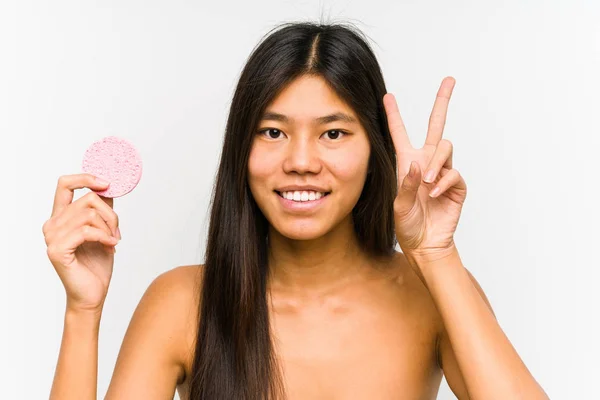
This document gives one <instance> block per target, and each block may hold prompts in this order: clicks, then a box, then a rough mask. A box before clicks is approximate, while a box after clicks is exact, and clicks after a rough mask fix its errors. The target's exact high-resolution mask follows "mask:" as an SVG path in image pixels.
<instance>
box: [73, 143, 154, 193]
mask: <svg viewBox="0 0 600 400" xmlns="http://www.w3.org/2000/svg"><path fill="white" fill-rule="evenodd" d="M82 168H83V172H86V173H89V174H92V175H94V176H96V177H98V178H100V179H104V180H105V181H108V182H110V185H109V186H108V189H106V190H102V191H95V192H96V193H97V194H98V195H100V196H103V197H110V198H115V197H121V196H124V195H126V194H127V193H129V192H131V191H132V190H133V189H134V188H135V187H136V186H137V184H138V182H139V181H140V179H141V178H142V158H141V157H140V153H139V152H138V151H137V150H136V149H135V147H133V145H132V144H131V143H130V142H128V141H127V140H125V139H121V138H118V137H116V136H107V137H105V138H104V139H102V140H99V141H97V142H94V143H92V145H91V146H90V147H89V148H88V149H87V150H86V152H85V155H84V157H83V164H82Z"/></svg>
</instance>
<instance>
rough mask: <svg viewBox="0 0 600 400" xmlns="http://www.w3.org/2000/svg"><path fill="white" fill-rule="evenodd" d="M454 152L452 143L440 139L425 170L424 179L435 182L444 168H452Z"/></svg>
mask: <svg viewBox="0 0 600 400" xmlns="http://www.w3.org/2000/svg"><path fill="white" fill-rule="evenodd" d="M452 153H453V146H452V143H451V142H450V141H448V140H446V139H442V140H440V142H439V143H438V145H437V146H436V148H435V152H434V153H433V157H431V160H430V161H429V165H428V166H427V169H426V170H425V175H423V181H424V182H426V183H431V182H434V181H435V179H436V178H437V177H438V175H439V173H440V170H441V169H442V168H448V169H452Z"/></svg>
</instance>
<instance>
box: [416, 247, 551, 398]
mask: <svg viewBox="0 0 600 400" xmlns="http://www.w3.org/2000/svg"><path fill="white" fill-rule="evenodd" d="M410 262H411V263H416V265H418V266H419V268H420V270H421V272H422V274H423V275H422V276H423V279H424V280H425V283H426V286H427V287H428V289H429V292H430V293H431V296H432V298H433V300H434V302H435V305H436V307H437V309H438V310H439V312H440V314H441V317H442V319H443V322H444V326H445V328H446V332H447V333H448V337H449V339H450V343H451V345H452V348H453V350H454V353H455V356H456V360H457V362H458V365H459V367H460V370H461V372H462V375H463V379H464V382H465V385H466V387H467V390H468V392H469V394H470V396H471V398H472V399H486V400H487V399H492V398H496V399H518V398H527V399H547V398H548V397H547V395H546V394H545V393H544V391H543V389H542V388H541V387H540V386H539V385H538V383H537V382H536V381H535V379H534V378H533V376H532V375H531V373H530V372H529V370H528V369H527V367H526V366H525V364H524V363H523V361H522V360H521V358H520V357H519V355H518V354H517V352H516V350H515V349H514V347H513V346H512V344H511V343H510V341H509V339H508V338H507V337H506V335H505V334H504V332H503V331H502V328H501V327H500V325H499V324H498V322H497V320H496V318H495V317H494V314H493V313H492V311H491V310H490V308H489V307H488V305H487V304H486V303H485V301H484V300H483V298H482V297H481V295H480V294H479V292H478V290H477V288H476V287H475V285H474V284H473V282H472V281H471V279H470V277H469V275H468V272H467V270H466V269H465V268H464V266H463V264H462V261H461V259H460V256H459V254H458V251H457V250H456V249H454V251H452V252H450V253H448V254H447V255H446V256H445V257H444V258H440V259H435V258H429V259H427V258H414V257H411V258H410Z"/></svg>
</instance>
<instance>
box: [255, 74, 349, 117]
mask: <svg viewBox="0 0 600 400" xmlns="http://www.w3.org/2000/svg"><path fill="white" fill-rule="evenodd" d="M261 119H262V120H272V121H273V120H275V121H281V122H289V123H293V122H295V121H299V120H311V121H315V122H317V123H328V122H333V121H341V122H345V123H349V124H354V123H358V117H357V115H356V113H354V111H353V110H352V108H351V107H350V106H348V105H347V104H346V103H345V102H344V101H343V100H342V99H341V98H340V97H339V96H338V95H337V94H336V93H335V91H334V90H333V89H331V88H330V87H329V85H328V84H327V82H326V81H325V80H324V79H323V78H321V77H319V76H308V75H305V76H301V77H299V78H297V79H295V80H294V81H293V82H291V83H290V84H289V85H287V86H286V87H285V88H284V89H283V90H282V91H281V92H280V93H279V94H278V95H277V97H275V99H273V101H272V102H271V103H270V104H269V106H268V107H267V108H266V110H265V112H264V113H263V115H261Z"/></svg>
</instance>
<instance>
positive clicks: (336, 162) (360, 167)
mask: <svg viewBox="0 0 600 400" xmlns="http://www.w3.org/2000/svg"><path fill="white" fill-rule="evenodd" d="M330 166H331V170H332V173H333V174H334V175H335V177H336V178H337V179H338V180H339V181H342V182H346V183H352V182H356V183H357V184H362V183H363V182H364V179H365V177H366V174H367V169H368V167H369V153H368V151H366V152H365V149H364V147H362V148H361V147H357V148H354V149H349V150H348V151H345V152H343V153H339V154H335V155H334V156H332V157H331V159H330Z"/></svg>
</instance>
